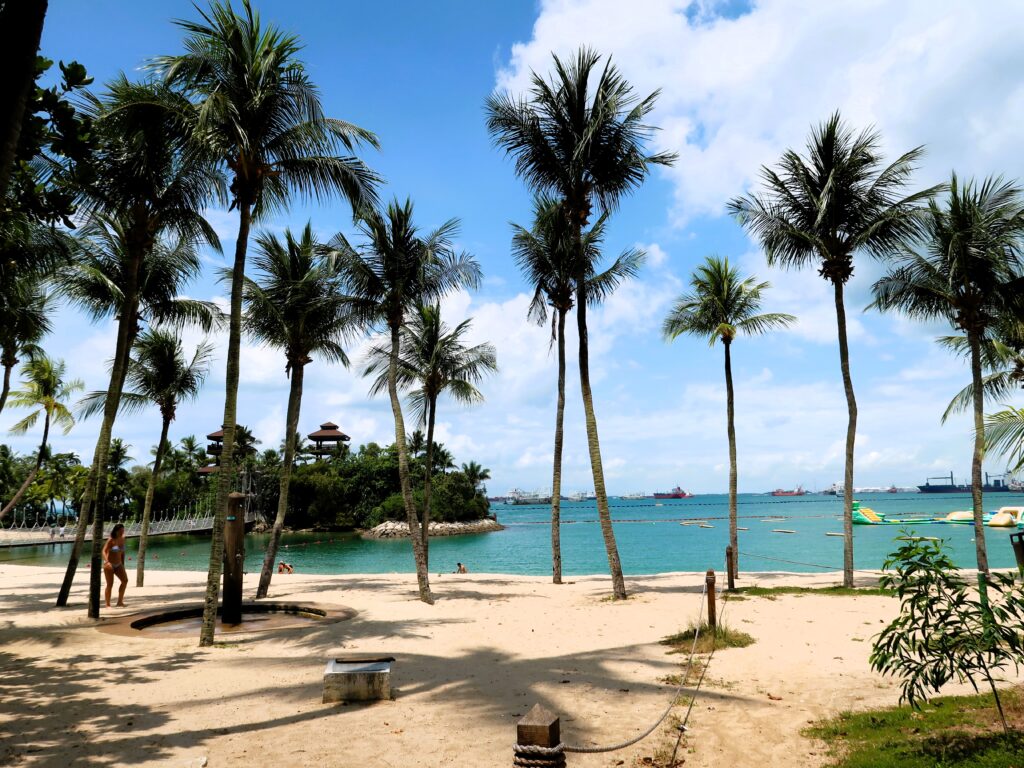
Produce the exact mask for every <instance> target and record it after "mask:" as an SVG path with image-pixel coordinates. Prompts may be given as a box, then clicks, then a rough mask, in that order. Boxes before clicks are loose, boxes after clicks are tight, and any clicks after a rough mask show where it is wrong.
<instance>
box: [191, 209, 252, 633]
mask: <svg viewBox="0 0 1024 768" xmlns="http://www.w3.org/2000/svg"><path fill="white" fill-rule="evenodd" d="M238 210H239V215H238V238H237V239H236V240H235V262H234V265H233V267H232V272H231V319H230V324H229V330H228V355H227V371H226V374H225V379H226V381H225V386H224V421H223V425H224V426H223V429H224V442H223V443H222V445H223V448H222V450H221V454H220V457H221V458H220V472H218V473H217V501H216V506H215V507H214V511H213V531H212V533H211V536H210V563H209V568H208V571H207V575H206V594H205V596H204V598H203V624H202V628H201V629H200V630H199V645H200V647H203V646H210V645H213V632H214V626H215V624H216V621H217V602H218V600H219V599H220V576H221V567H222V566H223V563H224V521H225V520H226V519H227V516H228V494H229V493H231V481H232V480H233V478H232V473H233V471H234V468H235V461H234V456H233V455H232V454H233V453H234V451H235V418H236V416H237V411H238V377H239V356H240V351H241V346H242V287H243V285H244V281H245V255H246V252H247V250H248V247H249V227H250V225H251V224H252V203H251V201H249V200H240V201H239V205H238Z"/></svg>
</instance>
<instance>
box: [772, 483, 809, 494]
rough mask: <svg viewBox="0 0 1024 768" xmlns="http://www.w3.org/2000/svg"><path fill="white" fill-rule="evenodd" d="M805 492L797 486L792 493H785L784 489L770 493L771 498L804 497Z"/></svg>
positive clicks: (777, 489) (801, 487)
mask: <svg viewBox="0 0 1024 768" xmlns="http://www.w3.org/2000/svg"><path fill="white" fill-rule="evenodd" d="M806 495H807V491H805V490H804V487H803V486H802V485H798V486H797V487H796V488H794V489H793V490H792V491H787V490H785V489H784V488H776V489H775V490H774V491H772V496H806Z"/></svg>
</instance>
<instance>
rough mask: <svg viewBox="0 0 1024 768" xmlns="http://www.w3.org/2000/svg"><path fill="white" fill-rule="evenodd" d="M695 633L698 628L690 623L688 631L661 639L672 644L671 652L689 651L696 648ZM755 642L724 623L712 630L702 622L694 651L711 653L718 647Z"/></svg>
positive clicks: (745, 644)
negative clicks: (694, 642)
mask: <svg viewBox="0 0 1024 768" xmlns="http://www.w3.org/2000/svg"><path fill="white" fill-rule="evenodd" d="M695 634H697V628H696V627H695V626H694V625H693V624H690V626H689V627H688V628H687V629H686V631H684V632H677V633H676V634H674V635H669V636H668V637H666V638H665V639H664V640H662V641H661V644H662V645H668V646H671V648H672V650H671V651H669V653H689V652H690V649H691V648H694V644H693V638H694V635H695ZM753 642H754V638H752V637H751V636H750V635H748V634H747V633H746V632H740V631H739V630H738V629H730V628H729V627H728V626H726V625H725V624H722V623H719V625H718V626H717V627H715V630H714V631H713V632H712V631H711V629H710V628H709V627H708V625H707V622H701V624H700V635H699V637H697V645H696V647H695V648H694V652H695V653H711V651H713V650H715V649H718V648H746V647H747V646H748V645H752V644H753Z"/></svg>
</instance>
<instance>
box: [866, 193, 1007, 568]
mask: <svg viewBox="0 0 1024 768" xmlns="http://www.w3.org/2000/svg"><path fill="white" fill-rule="evenodd" d="M1022 247H1024V190H1022V189H1021V188H1020V187H1018V186H1016V185H1014V184H1010V183H1007V182H1004V181H1003V180H1002V179H1000V178H987V179H985V180H984V181H983V182H981V184H975V183H973V182H967V183H966V184H963V185H961V184H960V182H959V180H958V179H957V177H956V174H953V176H952V179H951V181H950V184H949V192H948V196H947V198H946V200H945V203H944V204H940V203H939V202H938V201H936V200H934V199H933V200H932V201H931V202H930V203H929V206H928V211H927V214H926V215H925V216H924V217H923V220H922V222H921V227H920V232H919V234H918V237H917V238H916V239H915V241H914V242H913V243H911V244H910V245H908V247H907V248H905V249H904V250H903V251H902V252H900V253H899V254H898V255H897V256H896V257H895V258H894V266H893V268H892V269H891V271H890V272H889V273H888V274H887V275H885V276H884V277H882V279H880V280H879V281H878V282H876V283H875V285H874V293H875V301H874V303H873V306H875V307H877V308H878V309H880V310H882V311H883V312H884V311H888V310H896V311H899V312H902V313H903V314H905V315H907V316H908V317H912V318H916V319H920V320H935V319H944V320H947V321H948V322H949V323H950V325H952V326H953V327H954V328H956V329H957V330H958V331H960V332H961V333H963V334H964V336H965V337H966V339H967V345H968V347H969V349H970V365H971V384H972V386H973V390H972V394H973V401H974V457H973V460H972V462H971V492H972V496H973V502H974V539H975V549H976V554H977V560H978V572H979V579H981V578H982V574H987V573H988V554H987V552H986V551H985V526H984V523H983V520H982V516H983V514H984V509H983V507H982V478H981V469H982V458H983V457H984V453H985V421H984V418H985V394H984V384H983V380H982V350H983V349H984V348H985V345H986V342H987V341H988V339H989V335H990V334H991V333H992V331H993V329H995V328H997V327H998V324H999V322H1000V319H1001V318H1003V317H1005V316H1007V315H1008V314H1010V313H1011V312H1012V311H1013V308H1014V304H1015V302H1016V301H1017V300H1018V299H1017V296H1018V292H1019V290H1020V285H1021V282H1022V279H1024V257H1022ZM981 584H982V586H983V585H984V581H983V580H982V582H981Z"/></svg>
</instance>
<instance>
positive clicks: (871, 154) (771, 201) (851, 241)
mask: <svg viewBox="0 0 1024 768" xmlns="http://www.w3.org/2000/svg"><path fill="white" fill-rule="evenodd" d="M880 144H881V137H880V135H879V134H878V133H877V132H875V131H873V130H865V131H862V132H861V133H859V134H854V132H853V131H852V129H850V128H849V127H848V126H847V125H845V124H844V123H843V121H842V118H841V117H840V115H839V113H838V112H836V113H835V114H833V115H832V116H831V117H830V118H829V119H828V120H826V121H825V122H824V123H822V124H821V125H819V126H817V127H815V128H814V129H813V130H812V131H811V136H810V139H809V140H808V143H807V154H806V156H801V155H800V154H798V153H797V152H794V151H793V150H787V151H786V152H785V153H784V154H783V155H782V158H781V160H780V161H779V167H778V169H777V170H775V169H771V168H768V167H765V168H762V169H761V177H762V181H763V184H764V191H763V193H762V194H760V195H757V194H750V195H745V196H742V197H738V198H736V199H734V200H732V201H731V202H730V203H729V209H730V211H731V212H732V213H733V214H734V215H735V216H736V217H737V218H738V219H739V221H740V223H741V224H742V225H743V226H744V227H745V228H746V229H747V231H748V232H749V233H750V234H751V235H752V236H753V237H754V238H756V239H757V240H758V241H759V242H760V244H761V247H762V248H764V251H765V255H766V256H767V258H768V263H769V264H771V265H773V266H775V265H778V266H781V267H784V268H800V267H807V266H812V265H816V266H818V274H820V275H821V276H822V277H823V278H825V279H826V280H828V281H829V282H830V283H832V289H833V294H834V298H835V306H836V321H837V327H838V336H839V367H840V370H841V372H842V377H843V389H844V391H845V392H846V407H847V414H848V420H847V425H846V462H845V463H846V469H845V473H844V491H843V584H845V585H846V586H848V587H851V586H853V451H854V440H855V438H856V436H857V399H856V397H855V395H854V392H853V379H852V378H851V376H850V350H849V346H848V344H847V340H846V307H845V303H844V300H843V289H844V286H845V285H846V283H847V281H848V280H849V279H850V278H851V277H852V276H853V267H854V265H853V259H854V256H855V254H857V253H858V252H863V253H867V254H869V255H871V256H876V257H883V256H886V255H888V254H890V253H893V252H894V251H896V250H897V249H899V248H900V247H901V246H902V244H903V243H904V242H906V240H907V239H908V238H909V237H910V236H911V235H912V234H913V232H914V225H915V221H916V217H917V215H918V214H919V212H920V206H921V205H922V203H923V201H924V200H925V199H926V198H927V197H929V196H930V195H932V194H934V193H935V191H936V189H938V188H937V187H933V188H931V189H926V190H923V191H921V192H917V193H914V194H911V195H906V194H905V191H906V186H907V184H908V182H909V181H910V176H911V174H912V173H913V171H914V168H915V164H916V163H917V161H918V160H919V159H920V157H921V154H922V153H923V151H924V150H923V148H922V147H917V148H915V149H912V150H910V151H909V152H907V153H906V154H904V155H901V156H900V157H898V158H897V159H896V160H895V161H894V162H892V163H891V164H889V165H885V164H884V163H883V160H882V156H881V153H880V150H879V145H880Z"/></svg>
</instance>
